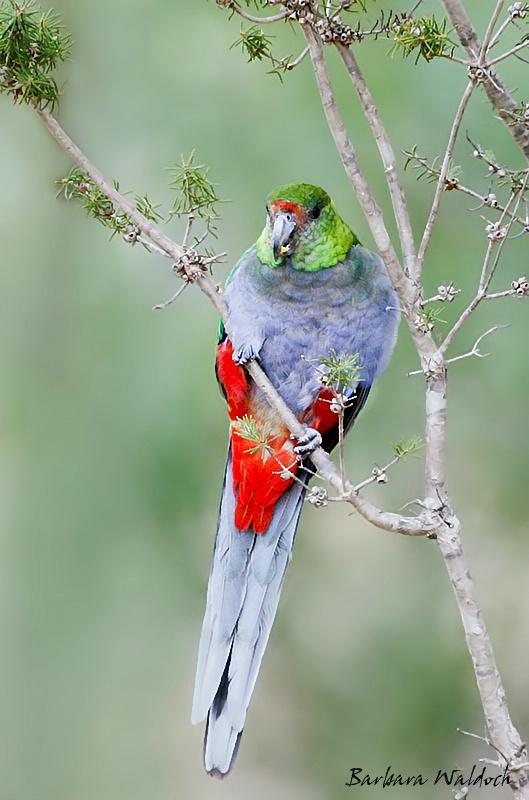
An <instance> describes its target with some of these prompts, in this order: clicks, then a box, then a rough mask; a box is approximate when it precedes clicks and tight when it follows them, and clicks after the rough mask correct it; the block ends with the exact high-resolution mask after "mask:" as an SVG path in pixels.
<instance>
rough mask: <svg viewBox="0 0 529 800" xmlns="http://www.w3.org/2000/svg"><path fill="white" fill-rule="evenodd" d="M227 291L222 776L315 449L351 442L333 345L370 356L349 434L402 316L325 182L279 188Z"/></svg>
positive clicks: (218, 712)
mask: <svg viewBox="0 0 529 800" xmlns="http://www.w3.org/2000/svg"><path fill="white" fill-rule="evenodd" d="M224 299H225V302H226V306H227V310H228V317H229V320H230V325H229V327H230V336H229V337H228V335H227V333H226V331H225V329H224V327H223V326H222V325H221V330H220V336H219V342H218V346H217V351H216V362H215V365H216V374H217V379H218V382H219V385H220V389H221V392H222V394H223V395H224V398H225V400H226V402H227V410H228V414H229V417H230V421H231V422H230V437H229V439H230V440H229V449H228V457H227V463H226V469H225V474H224V485H223V489H222V496H221V503H220V511H219V519H218V527H217V534H216V539H215V544H214V551H213V560H212V566H211V571H210V575H209V582H208V590H207V600H206V611H205V616H204V622H203V627H202V633H201V637H200V643H199V652H198V664H197V672H196V680H195V691H194V698H193V708H192V715H191V719H192V722H193V723H194V724H197V723H199V722H202V721H203V720H206V730H205V736H204V755H203V757H204V767H205V769H206V771H207V773H209V774H210V775H212V776H215V777H218V778H224V777H225V776H226V775H227V774H228V773H229V772H230V770H231V769H232V767H233V764H234V762H235V759H236V757H237V753H238V749H239V744H240V740H241V736H242V732H243V728H244V725H245V722H246V716H247V711H248V707H249V704H250V700H251V696H252V693H253V690H254V687H255V683H256V679H257V675H258V672H259V669H260V665H261V661H262V658H263V654H264V650H265V648H266V645H267V642H268V638H269V635H270V630H271V627H272V624H273V621H274V617H275V614H276V611H277V606H278V602H279V596H280V593H281V589H282V586H283V581H284V578H285V573H286V570H287V567H288V564H289V562H290V559H291V554H292V548H293V544H294V538H295V535H296V530H297V527H298V522H299V518H300V514H301V510H302V506H303V501H304V498H305V494H306V490H307V486H308V483H309V480H310V478H311V477H312V476H313V469H312V465H311V462H310V453H311V452H313V451H314V449H315V448H316V447H318V446H320V445H321V446H323V448H324V449H325V450H327V451H328V452H330V451H331V450H332V448H333V447H335V446H336V445H337V444H338V442H339V433H338V430H339V426H338V416H337V413H336V411H335V410H333V408H332V399H333V391H332V387H329V386H327V385H326V382H325V380H322V376H323V378H324V376H325V372H326V367H325V366H324V364H325V363H329V362H328V357H329V354H330V353H331V354H334V355H335V356H337V357H340V356H355V357H357V359H358V365H359V369H360V371H359V373H358V378H357V380H356V381H354V383H353V385H351V386H348V387H347V388H346V390H345V395H346V397H345V398H344V401H343V402H344V412H343V413H344V416H343V427H344V430H345V431H347V430H348V429H350V427H351V425H352V424H353V422H354V420H355V418H356V416H357V414H358V412H359V411H360V409H361V408H362V406H363V405H364V403H365V401H366V399H367V397H368V395H369V391H370V389H371V386H372V384H373V382H374V381H375V379H376V378H378V376H379V375H380V374H381V373H382V372H383V370H384V369H385V368H386V366H387V364H388V362H389V359H390V357H391V354H392V351H393V348H394V344H395V341H396V336H397V327H398V322H399V313H398V301H397V296H396V293H395V290H394V288H393V285H392V283H391V280H390V278H389V275H388V272H387V270H386V267H385V264H384V262H383V261H382V259H381V258H380V256H378V255H377V254H375V253H373V252H371V251H369V250H368V249H366V248H364V247H362V245H361V244H360V242H359V240H358V238H357V237H356V235H355V234H354V233H353V232H352V231H351V229H350V228H349V226H348V225H347V224H346V223H345V222H344V221H343V220H342V218H341V217H340V215H339V214H338V211H337V210H336V208H335V205H334V203H333V202H332V200H331V198H330V197H329V195H328V194H327V193H326V192H325V191H324V190H323V189H321V188H319V187H316V186H312V185H310V184H303V183H302V184H289V185H286V186H282V187H281V188H279V189H276V190H275V191H273V192H272V193H271V194H270V195H269V196H268V199H267V203H266V225H265V228H264V230H263V232H262V234H261V236H260V237H259V238H258V240H257V242H256V244H254V245H253V246H252V247H250V249H249V250H247V251H246V252H245V253H244V255H243V256H242V258H241V259H240V260H239V262H238V263H237V264H236V266H235V267H234V269H233V270H232V272H231V274H230V276H229V277H228V280H227V281H226V286H225V289H224ZM325 358H327V361H325ZM252 359H255V360H256V361H257V362H258V363H259V364H260V366H261V367H262V368H263V370H264V371H265V373H266V375H267V377H268V379H269V380H270V382H271V383H272V384H273V386H274V387H275V388H276V389H277V391H278V392H279V394H280V395H281V397H282V398H283V400H284V401H285V403H286V404H287V405H288V407H289V408H290V409H291V410H292V412H293V413H294V414H295V415H296V417H297V418H298V419H299V421H300V422H301V423H302V424H303V425H304V426H305V427H304V431H305V432H304V435H303V436H302V437H301V438H298V439H297V440H296V439H295V438H293V437H292V436H291V434H290V431H289V430H288V428H287V427H286V425H285V424H284V423H283V422H282V421H281V419H280V418H279V417H278V415H277V413H276V412H275V411H274V410H273V409H272V408H271V406H270V405H269V403H268V401H267V400H266V398H265V396H264V395H263V393H262V391H261V390H260V389H259V387H258V386H257V385H256V384H255V383H254V382H253V381H252V379H251V377H250V375H249V373H248V371H247V370H246V368H245V365H246V364H247V363H248V362H249V361H251V360H252ZM322 359H323V361H322ZM245 422H246V428H245V427H244V423H245ZM248 430H249V431H250V434H252V433H253V435H250V434H249V433H248Z"/></svg>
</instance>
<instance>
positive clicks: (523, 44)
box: [487, 42, 529, 67]
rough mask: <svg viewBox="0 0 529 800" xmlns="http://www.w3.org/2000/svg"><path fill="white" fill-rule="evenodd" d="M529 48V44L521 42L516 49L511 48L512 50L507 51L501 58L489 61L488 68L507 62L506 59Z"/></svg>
mask: <svg viewBox="0 0 529 800" xmlns="http://www.w3.org/2000/svg"><path fill="white" fill-rule="evenodd" d="M528 47H529V42H520V43H519V44H517V45H515V46H514V47H511V49H510V50H507V52H506V53H503V54H502V55H501V56H498V57H497V58H493V59H492V61H489V62H488V63H487V67H492V66H494V64H499V62H500V61H505V59H506V58H509V56H513V55H514V54H515V53H517V52H518V51H519V50H526V49H527V48H528Z"/></svg>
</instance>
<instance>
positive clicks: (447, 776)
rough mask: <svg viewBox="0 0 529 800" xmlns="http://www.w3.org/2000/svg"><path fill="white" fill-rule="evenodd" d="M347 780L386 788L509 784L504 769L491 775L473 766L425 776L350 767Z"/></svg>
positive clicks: (352, 782) (482, 768) (351, 784)
mask: <svg viewBox="0 0 529 800" xmlns="http://www.w3.org/2000/svg"><path fill="white" fill-rule="evenodd" d="M349 771H350V776H349V780H348V781H346V784H345V785H346V786H378V787H379V788H383V789H387V788H389V787H391V786H424V785H425V784H426V783H431V784H433V785H434V786H435V785H437V784H440V785H442V786H468V787H470V786H477V787H479V786H505V785H509V775H508V773H507V770H506V769H505V770H504V772H502V773H501V774H500V775H493V774H490V773H488V772H487V768H486V767H483V766H481V764H480V765H479V766H477V765H476V764H474V766H473V767H472V768H471V769H470V771H468V770H464V771H463V770H460V769H452V770H446V771H445V770H442V769H440V770H438V771H437V774H436V775H431V776H428V777H426V776H425V775H421V774H420V773H419V774H418V775H402V774H401V773H399V772H396V771H395V770H393V768H392V767H388V768H387V769H386V771H385V773H384V774H383V775H382V774H380V775H372V774H370V773H368V772H366V771H365V770H364V769H362V767H351V769H350V770H349Z"/></svg>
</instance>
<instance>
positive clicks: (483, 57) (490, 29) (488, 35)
mask: <svg viewBox="0 0 529 800" xmlns="http://www.w3.org/2000/svg"><path fill="white" fill-rule="evenodd" d="M504 4H505V0H498V2H497V3H496V8H495V9H494V11H493V12H492V16H491V18H490V20H489V24H488V25H487V30H486V31H485V36H484V37H483V44H482V45H481V49H480V51H479V58H478V64H479V66H481V67H483V66H485V63H486V62H487V54H488V51H489V45H490V41H491V39H492V34H493V33H494V28H495V27H496V23H497V21H498V19H499V18H500V14H501V12H502V9H503V6H504ZM487 66H490V62H488V63H487Z"/></svg>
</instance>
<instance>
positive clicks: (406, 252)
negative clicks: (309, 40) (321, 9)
mask: <svg viewBox="0 0 529 800" xmlns="http://www.w3.org/2000/svg"><path fill="white" fill-rule="evenodd" d="M336 49H337V50H338V52H339V53H340V56H341V57H342V61H343V62H344V64H345V66H346V68H347V71H348V73H349V76H350V78H351V81H352V82H353V86H354V87H355V89H356V92H357V94H358V97H359V98H360V102H361V103H362V106H363V108H364V113H365V115H366V118H367V121H368V123H369V126H370V128H371V131H372V133H373V138H374V139H375V142H376V144H377V147H378V151H379V153H380V157H381V159H382V163H383V165H384V174H385V176H386V181H387V184H388V188H389V193H390V195H391V202H392V204H393V213H394V214H395V220H396V222H397V230H398V232H399V237H400V244H401V248H402V255H403V259H404V267H405V270H406V273H407V274H408V275H410V276H414V275H415V274H416V266H415V244H414V241H413V230H412V227H411V221H410V216H409V213H408V205H407V203H406V197H405V194H404V189H403V187H402V182H401V179H400V175H399V171H398V166H397V159H396V158H395V153H394V152H393V148H392V146H391V142H390V140H389V137H388V135H387V133H386V129H385V128H384V125H383V123H382V119H381V117H380V113H379V110H378V108H377V106H376V105H375V101H374V100H373V96H372V94H371V92H370V90H369V87H368V86H367V84H366V81H365V78H364V75H363V73H362V70H361V69H360V67H359V65H358V62H357V60H356V58H355V56H354V53H353V51H352V49H351V48H350V47H345V46H344V45H342V44H336Z"/></svg>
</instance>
